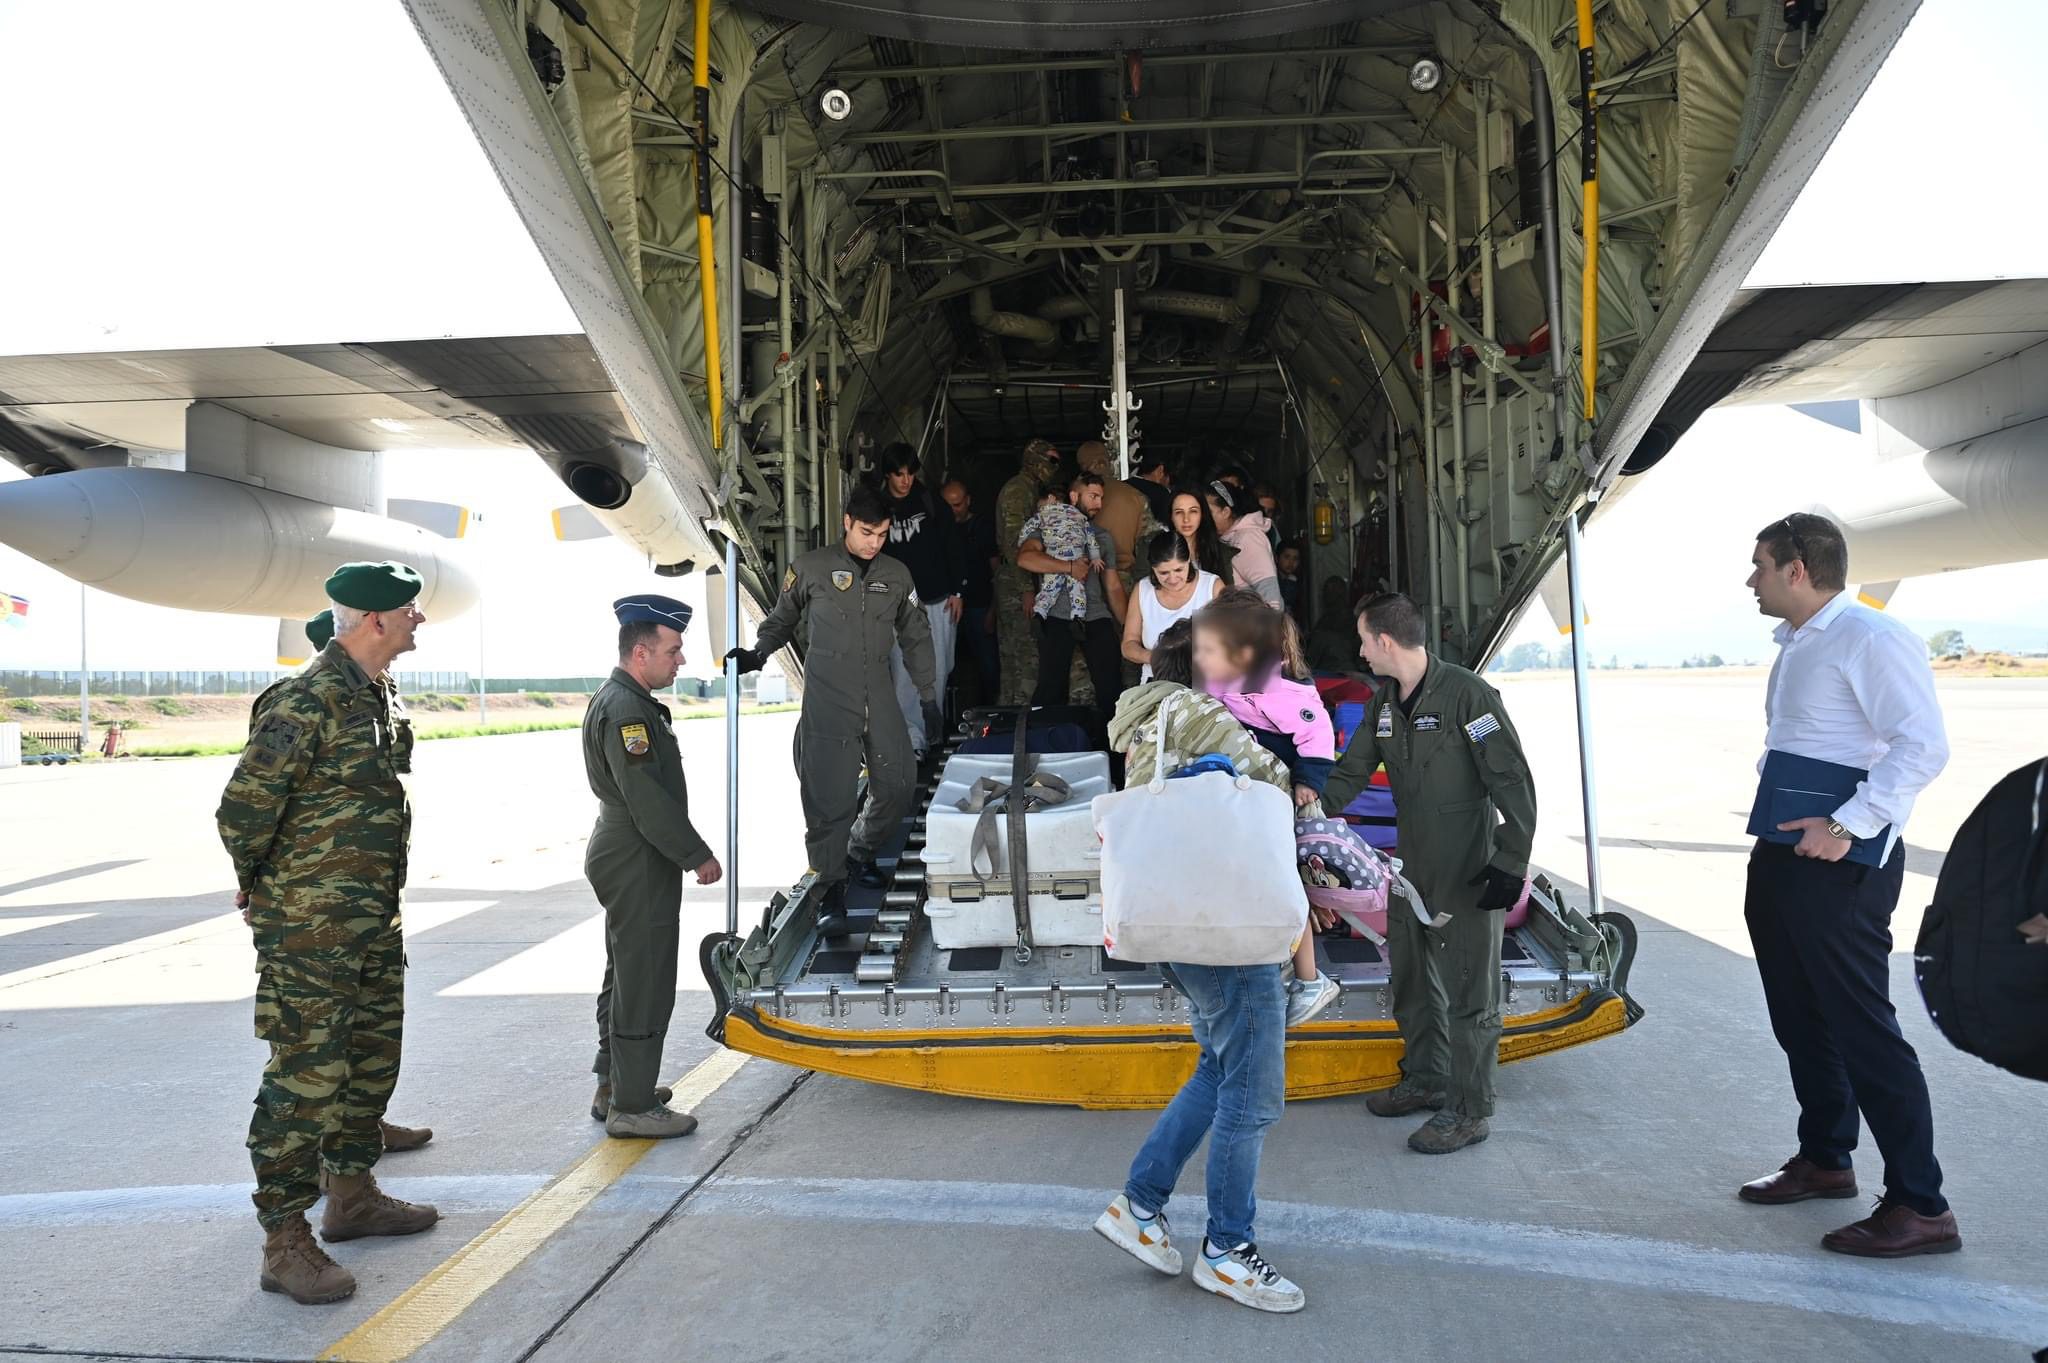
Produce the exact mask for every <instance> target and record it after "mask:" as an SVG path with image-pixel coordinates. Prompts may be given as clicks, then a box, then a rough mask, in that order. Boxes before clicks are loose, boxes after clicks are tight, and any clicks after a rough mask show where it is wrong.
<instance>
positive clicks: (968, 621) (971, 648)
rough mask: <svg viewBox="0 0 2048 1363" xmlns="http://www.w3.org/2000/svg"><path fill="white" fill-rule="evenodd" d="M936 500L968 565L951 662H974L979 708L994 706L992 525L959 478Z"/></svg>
mask: <svg viewBox="0 0 2048 1363" xmlns="http://www.w3.org/2000/svg"><path fill="white" fill-rule="evenodd" d="M939 496H940V497H941V498H943V499H944V500H945V503H946V506H947V508H948V509H949V510H951V511H952V513H953V533H954V534H955V535H956V536H957V537H958V538H959V541H960V551H961V553H962V555H964V557H965V561H966V564H967V590H966V591H965V592H964V593H963V594H962V598H961V599H962V601H963V602H964V603H965V609H964V610H963V611H962V612H961V615H960V638H959V640H958V642H957V644H956V650H957V651H956V652H955V654H954V661H955V662H958V661H959V658H960V654H962V653H965V654H966V655H967V656H968V657H971V658H973V659H974V667H975V683H976V686H977V687H978V688H979V690H978V692H977V694H978V695H979V697H980V703H981V704H983V705H993V704H995V702H996V697H997V695H998V694H1000V693H999V692H998V691H997V689H996V688H997V684H998V679H999V678H1000V676H1001V673H1002V665H1001V661H1000V653H999V651H998V650H997V648H996V618H995V614H994V612H993V611H992V610H991V609H990V607H992V606H993V605H995V600H996V570H997V568H998V567H999V566H1000V565H1001V563H1002V561H1003V556H1002V551H1001V550H999V549H997V548H996V523H995V522H994V521H992V520H990V519H989V518H988V517H987V516H983V515H981V514H979V513H978V512H976V511H975V509H974V494H973V493H971V492H969V491H968V490H967V484H965V483H963V482H961V481H960V480H959V479H958V478H955V479H953V480H952V481H951V482H949V483H947V484H946V485H945V486H944V487H942V488H940V489H939Z"/></svg>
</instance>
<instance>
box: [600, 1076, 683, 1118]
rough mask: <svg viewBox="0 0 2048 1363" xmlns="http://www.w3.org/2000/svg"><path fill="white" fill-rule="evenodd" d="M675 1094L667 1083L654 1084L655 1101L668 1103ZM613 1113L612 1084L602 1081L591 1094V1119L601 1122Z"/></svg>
mask: <svg viewBox="0 0 2048 1363" xmlns="http://www.w3.org/2000/svg"><path fill="white" fill-rule="evenodd" d="M675 1096H676V1095H675V1090H673V1089H671V1088H670V1087H669V1086H668V1085H667V1084H656V1085H655V1086H654V1101H655V1102H657V1103H666V1102H667V1101H668V1100H669V1099H671V1098H673V1097H675ZM611 1113H612V1086H611V1084H610V1083H609V1082H608V1081H607V1082H600V1083H599V1084H598V1086H597V1092H596V1093H593V1094H591V1095H590V1120H591V1121H593V1122H601V1121H603V1120H604V1119H605V1118H607V1117H609V1116H611Z"/></svg>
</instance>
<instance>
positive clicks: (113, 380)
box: [0, 336, 638, 473]
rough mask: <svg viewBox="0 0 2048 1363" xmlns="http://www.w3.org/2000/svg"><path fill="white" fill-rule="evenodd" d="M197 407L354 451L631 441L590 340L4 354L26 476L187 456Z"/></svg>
mask: <svg viewBox="0 0 2048 1363" xmlns="http://www.w3.org/2000/svg"><path fill="white" fill-rule="evenodd" d="M200 400H204V401H208V402H212V403H215V404H217V405H219V406H222V407H226V408H229V409H230V410H232V411H236V412H239V413H241V414H242V415H244V416H247V417H250V418H252V419H253V420H256V421H260V422H262V423H264V424H265V425H267V426H273V427H276V428H277V429H279V430H282V431H286V432H288V433H290V434H292V435H296V436H299V437H301V438H303V439H307V440H313V441H317V442H319V443H321V444H323V445H334V446H338V447H340V448H343V449H354V450H396V449H480V448H492V447H499V448H517V447H521V446H525V447H530V448H532V449H534V450H535V451H536V452H539V453H542V454H546V453H548V452H550V451H563V452H567V451H570V450H573V449H577V448H586V447H589V446H592V445H597V444H602V443H603V442H605V441H607V440H613V439H628V440H630V439H636V438H637V435H638V433H637V431H636V430H635V429H634V427H633V424H632V420H631V418H630V417H629V416H627V414H626V411H625V409H624V407H623V406H622V405H621V404H620V402H619V400H618V395H617V394H616V393H615V392H614V391H613V389H612V384H611V381H610V380H609V379H608V378H606V377H605V373H604V368H603V366H601V365H600V364H599V363H598V361H597V356H596V355H595V354H594V353H592V351H591V349H590V343H589V341H587V340H585V339H584V338H583V337H582V336H515V337H499V338H491V339H444V340H427V341H387V342H381V343H374V344H372V343H346V344H336V345H303V346H246V347H235V348H232V349H222V350H154V351H131V352H119V351H115V352H107V353H103V354H87V355H15V356H6V357H0V454H4V455H5V456H6V457H7V458H8V459H9V460H11V461H12V462H13V463H15V464H17V465H19V466H21V467H22V468H24V469H26V470H28V471H29V472H32V473H33V472H46V471H55V470H56V469H57V468H60V467H65V466H68V467H90V466H93V465H96V464H105V463H109V462H123V454H122V453H120V452H114V451H104V452H102V453H99V454H93V453H90V451H92V450H94V449H98V448H102V447H104V446H119V447H122V450H123V451H125V450H126V449H142V450H152V449H157V450H175V449H183V448H184V444H185V408H186V405H187V404H188V403H191V402H194V401H200ZM52 437H55V438H54V439H53V438H52Z"/></svg>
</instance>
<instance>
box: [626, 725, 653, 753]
mask: <svg viewBox="0 0 2048 1363" xmlns="http://www.w3.org/2000/svg"><path fill="white" fill-rule="evenodd" d="M619 741H620V742H622V743H624V744H625V745H626V756H628V757H645V756H647V751H648V747H649V744H648V741H647V726H646V725H645V724H621V725H620V726H619Z"/></svg>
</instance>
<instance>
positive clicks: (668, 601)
mask: <svg viewBox="0 0 2048 1363" xmlns="http://www.w3.org/2000/svg"><path fill="white" fill-rule="evenodd" d="M612 614H613V615H616V616H618V617H619V623H620V624H622V625H630V624H634V623H635V622H637V621H641V620H651V621H653V622H654V623H655V624H657V625H667V626H668V627H669V628H670V629H672V630H674V631H675V632H676V633H678V634H681V633H682V632H683V631H684V630H686V629H688V628H689V627H690V608H689V607H688V606H685V605H684V604H683V603H682V602H680V601H678V600H676V599H675V598H674V597H672V596H622V597H620V598H619V599H618V600H616V601H614V602H612Z"/></svg>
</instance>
